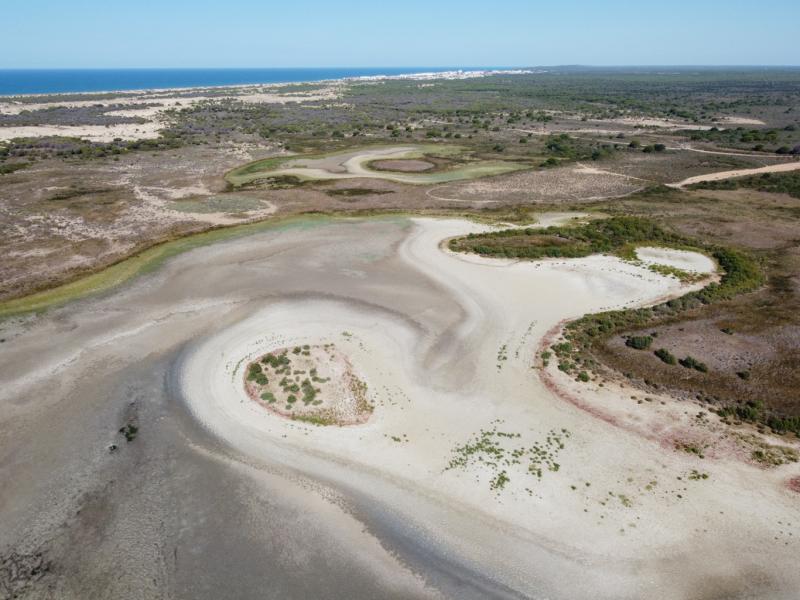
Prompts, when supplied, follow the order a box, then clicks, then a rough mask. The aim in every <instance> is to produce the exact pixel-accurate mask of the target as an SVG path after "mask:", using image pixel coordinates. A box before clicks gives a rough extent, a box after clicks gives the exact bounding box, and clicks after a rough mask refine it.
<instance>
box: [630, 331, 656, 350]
mask: <svg viewBox="0 0 800 600" xmlns="http://www.w3.org/2000/svg"><path fill="white" fill-rule="evenodd" d="M652 343H653V338H652V337H651V336H649V335H634V336H631V337H629V338H627V339H626V340H625V345H626V346H628V347H629V348H634V349H636V350H647V349H648V348H649V347H650V344H652Z"/></svg>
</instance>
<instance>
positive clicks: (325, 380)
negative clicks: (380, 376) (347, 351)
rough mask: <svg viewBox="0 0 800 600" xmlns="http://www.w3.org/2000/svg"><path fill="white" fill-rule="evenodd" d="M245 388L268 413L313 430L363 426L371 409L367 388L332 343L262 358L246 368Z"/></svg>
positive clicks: (308, 346) (295, 347)
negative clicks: (327, 426)
mask: <svg viewBox="0 0 800 600" xmlns="http://www.w3.org/2000/svg"><path fill="white" fill-rule="evenodd" d="M245 388H246V390H247V393H248V395H249V396H250V398H252V399H253V400H255V401H256V402H258V403H259V404H261V405H262V406H264V407H266V408H267V409H268V410H270V411H271V412H274V413H277V414H279V415H281V416H284V417H288V418H290V419H293V420H297V421H303V422H306V423H311V424H314V425H353V424H357V423H363V422H364V421H366V420H367V419H368V418H369V415H370V414H371V413H372V410H373V406H372V404H370V402H369V401H368V400H367V384H366V383H364V382H363V381H362V380H361V379H360V378H359V377H357V376H356V374H355V372H354V370H353V367H352V365H351V364H350V361H349V360H348V359H347V357H346V356H345V355H344V354H342V353H341V352H339V350H337V348H336V346H335V344H333V343H330V344H324V345H321V346H319V345H317V346H310V345H308V344H305V345H301V346H293V347H290V348H282V349H279V350H274V351H272V352H269V353H267V354H265V355H263V356H261V357H260V358H258V359H257V360H255V361H253V362H251V363H249V364H248V365H247V368H246V370H245Z"/></svg>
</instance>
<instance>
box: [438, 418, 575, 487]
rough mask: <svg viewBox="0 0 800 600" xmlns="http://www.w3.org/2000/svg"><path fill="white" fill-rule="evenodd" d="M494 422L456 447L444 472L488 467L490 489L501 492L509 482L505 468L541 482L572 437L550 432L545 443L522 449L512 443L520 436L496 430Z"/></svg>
mask: <svg viewBox="0 0 800 600" xmlns="http://www.w3.org/2000/svg"><path fill="white" fill-rule="evenodd" d="M496 423H497V422H495V425H494V426H493V427H492V429H481V430H480V432H479V433H478V434H477V435H475V436H474V437H473V439H472V440H470V441H469V442H467V443H466V444H464V445H462V446H457V447H456V448H455V449H454V450H453V458H451V459H450V462H449V463H448V465H447V467H446V468H445V470H446V471H449V470H452V469H460V470H466V469H467V468H469V467H470V466H471V465H474V464H480V465H483V466H488V467H489V468H490V469H491V470H492V471H493V473H494V475H493V477H492V479H491V480H490V482H489V487H490V489H492V490H502V489H503V488H504V487H505V486H506V484H507V483H509V482H510V481H511V477H510V475H509V474H508V469H511V468H514V467H515V466H516V467H517V468H524V469H525V471H524V473H525V474H527V475H528V476H533V477H536V479H541V478H542V476H543V475H544V472H545V471H550V472H556V471H558V470H559V469H560V468H561V465H560V464H559V463H557V462H556V461H555V459H556V457H557V456H558V453H559V452H560V451H561V450H563V449H564V441H565V440H566V439H568V438H569V437H570V435H571V434H570V432H569V431H567V430H566V429H561V430H559V431H556V430H551V431H550V432H548V434H547V437H546V438H545V440H544V442H536V443H533V444H532V445H530V446H524V445H520V444H519V443H518V442H517V443H514V440H519V439H520V438H521V437H522V435H521V434H519V433H510V432H504V431H499V430H498V429H497V424H496Z"/></svg>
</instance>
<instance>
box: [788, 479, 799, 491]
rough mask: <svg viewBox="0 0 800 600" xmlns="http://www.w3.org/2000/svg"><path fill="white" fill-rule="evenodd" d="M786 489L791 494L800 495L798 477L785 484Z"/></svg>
mask: <svg viewBox="0 0 800 600" xmlns="http://www.w3.org/2000/svg"><path fill="white" fill-rule="evenodd" d="M786 487H788V488H789V489H790V490H792V491H793V492H797V493H798V494H800V476H797V477H793V478H792V479H790V480H789V481H788V482H787V483H786Z"/></svg>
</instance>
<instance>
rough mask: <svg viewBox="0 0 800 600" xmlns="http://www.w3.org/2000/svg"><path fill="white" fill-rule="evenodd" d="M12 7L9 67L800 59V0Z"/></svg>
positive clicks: (56, 2) (236, 0)
mask: <svg viewBox="0 0 800 600" xmlns="http://www.w3.org/2000/svg"><path fill="white" fill-rule="evenodd" d="M3 16H4V18H3V21H2V23H0V36H2V38H3V40H4V41H5V43H6V48H10V49H12V50H13V51H10V52H5V53H3V55H2V56H0V68H3V69H12V68H14V69H70V68H75V69H87V68H92V69H123V68H130V69H132V68H141V69H156V68H164V69H166V68H178V69H188V68H206V69H211V68H239V69H245V68H287V69H297V68H306V67H307V66H308V65H314V68H340V66H341V65H347V66H348V67H349V68H390V67H407V66H409V65H414V66H418V67H421V68H426V67H427V68H434V67H437V66H441V65H581V66H598V67H610V66H654V67H655V66H742V67H744V66H757V67H759V66H794V65H797V64H800V48H798V45H797V44H796V38H797V33H798V26H797V23H800V3H798V2H795V1H790V0H763V1H761V2H758V3H756V2H753V1H752V0H732V1H727V2H718V1H716V0H712V1H706V2H702V1H701V2H696V1H689V0H675V1H674V2H672V3H670V4H669V5H668V6H660V5H659V6H646V5H644V6H643V5H642V3H640V2H633V1H631V0H608V1H606V2H603V3H602V5H600V3H596V2H590V1H589V0H564V1H563V2H561V3H560V4H559V5H558V6H553V5H551V4H550V3H543V2H537V1H532V2H531V1H528V2H525V1H522V0H500V2H496V3H494V4H492V6H491V9H488V8H487V6H486V4H485V3H482V2H477V1H476V0H464V1H462V2H455V1H454V0H443V1H442V2H439V3H436V4H433V3H430V2H422V1H421V0H408V1H407V2H406V3H404V5H403V7H402V10H399V9H393V8H392V7H385V6H380V5H374V4H370V5H366V4H365V3H361V2H347V1H344V2H339V3H336V4H332V3H326V2H322V1H321V0H298V1H297V2H295V3H294V4H293V5H292V6H291V7H288V8H287V7H286V6H285V5H283V4H279V3H276V2H269V1H268V2H258V1H257V0H230V1H229V2H227V3H225V4H224V6H223V5H220V4H219V3H218V2H212V1H210V0H196V1H194V2H189V1H188V0H164V1H162V2H155V1H153V0H142V1H141V2H138V3H135V4H133V3H130V4H124V5H109V4H108V3H106V2H101V1H100V0H72V1H64V0H27V1H24V2H23V1H21V0H9V1H7V2H6V3H5V6H4V7H3ZM631 57H635V60H631Z"/></svg>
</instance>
